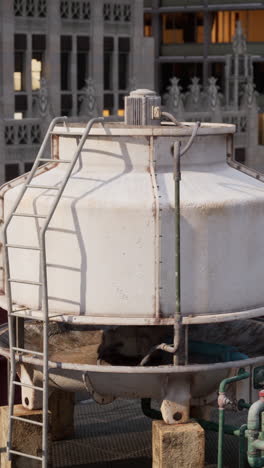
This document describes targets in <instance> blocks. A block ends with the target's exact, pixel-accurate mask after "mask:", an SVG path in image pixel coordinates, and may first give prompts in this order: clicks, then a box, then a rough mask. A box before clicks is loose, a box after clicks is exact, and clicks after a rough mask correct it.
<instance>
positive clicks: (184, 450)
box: [152, 421, 205, 468]
mask: <svg viewBox="0 0 264 468" xmlns="http://www.w3.org/2000/svg"><path fill="white" fill-rule="evenodd" d="M204 450H205V438H204V430H203V429H202V428H201V426H200V425H199V424H197V423H195V422H190V423H186V424H165V423H164V422H163V421H153V424H152V468H204Z"/></svg>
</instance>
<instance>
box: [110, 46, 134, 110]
mask: <svg viewBox="0 0 264 468" xmlns="http://www.w3.org/2000/svg"><path fill="white" fill-rule="evenodd" d="M129 65H130V38H129V37H105V38H104V113H103V114H104V115H105V116H107V115H111V114H117V115H120V116H121V115H124V94H126V93H124V91H127V89H128V87H129Z"/></svg>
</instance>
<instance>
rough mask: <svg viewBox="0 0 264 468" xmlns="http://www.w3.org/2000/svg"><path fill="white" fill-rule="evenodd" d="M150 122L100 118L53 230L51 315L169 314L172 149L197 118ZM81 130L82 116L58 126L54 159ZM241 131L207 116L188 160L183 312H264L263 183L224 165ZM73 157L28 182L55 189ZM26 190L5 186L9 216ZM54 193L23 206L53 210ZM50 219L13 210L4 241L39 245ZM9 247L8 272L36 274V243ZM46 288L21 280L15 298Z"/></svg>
mask: <svg viewBox="0 0 264 468" xmlns="http://www.w3.org/2000/svg"><path fill="white" fill-rule="evenodd" d="M139 94H140V93H139ZM145 94H146V95H147V93H145ZM151 96H152V95H151ZM151 124H152V125H143V126H139V125H129V124H125V123H105V124H104V125H101V124H97V125H95V126H94V127H93V129H92V131H91V133H90V135H89V136H88V138H87V140H86V143H85V145H84V148H83V151H82V154H81V157H80V159H79V161H78V162H77V164H76V166H75V169H74V171H73V174H72V176H71V178H70V180H69V182H68V184H67V186H66V189H65V191H64V193H63V196H62V198H61V200H60V202H59V204H58V207H57V208H56V211H55V214H54V216H53V218H52V221H51V224H50V227H49V229H48V231H47V234H46V250H47V274H48V296H49V313H50V314H54V313H55V314H58V315H60V314H66V315H67V314H70V315H75V316H81V317H82V320H83V321H86V322H87V323H89V322H90V323H108V324H114V323H119V324H128V323H131V324H132V323H134V324H144V323H149V324H158V323H161V324H162V323H164V324H165V323H167V324H168V323H173V316H174V311H175V259H174V255H175V209H174V190H175V182H174V177H173V164H174V162H173V157H172V148H173V145H174V142H175V141H177V140H180V141H181V142H182V144H183V145H184V144H185V143H186V142H187V141H188V139H189V138H190V135H191V133H192V128H193V124H184V125H183V126H181V127H180V126H177V125H174V124H170V123H167V124H160V122H158V121H157V122H156V124H155V122H151ZM83 130H84V126H83V125H81V124H70V125H69V128H68V129H67V128H65V127H63V126H57V127H56V128H55V131H54V132H53V133H54V135H53V148H56V151H55V150H54V151H55V153H54V155H53V157H54V158H60V159H64V160H65V159H68V160H70V159H71V158H72V157H73V154H74V151H75V149H76V146H77V143H78V141H79V138H80V137H81V135H82V133H83ZM234 132H235V127H234V126H233V125H226V124H202V125H201V127H200V128H199V130H198V134H197V136H196V138H195V140H194V143H193V145H192V147H191V148H190V150H189V151H188V152H187V153H186V155H185V156H184V157H183V158H182V160H181V183H180V193H181V206H180V208H181V293H182V314H183V315H184V316H186V317H187V316H192V317H195V316H196V317H197V316H207V315H208V314H222V313H233V312H239V313H240V312H242V315H243V311H245V310H249V311H250V314H251V316H254V315H263V309H261V307H262V304H263V303H264V297H263V296H264V293H263V279H262V276H263V274H262V273H263V271H264V237H263V233H264V186H263V183H262V182H260V181H259V180H256V179H254V178H252V177H249V176H248V175H246V174H244V173H242V172H240V171H237V170H236V169H234V168H233V167H231V165H232V162H231V165H230V161H229V163H228V162H227V157H228V158H229V160H230V158H231V156H232V155H231V152H232V138H233V134H234ZM66 166H67V164H49V165H48V167H47V169H49V168H50V170H47V171H42V173H41V174H40V175H37V176H36V177H35V178H34V179H33V182H32V183H34V184H38V185H48V186H59V185H60V182H61V181H62V179H63V177H64V174H65V171H66V169H67V167H66ZM20 189H21V186H20V185H19V184H16V185H15V186H14V187H12V184H11V188H10V190H5V195H4V215H5V217H6V215H7V213H8V212H9V210H10V209H11V207H12V205H13V203H14V200H15V199H16V197H17V195H18V193H19V190H20ZM54 193H55V190H53V189H45V190H43V189H36V188H35V189H33V188H32V189H28V190H27V192H26V196H25V197H24V198H23V200H22V202H21V204H20V205H19V208H18V209H17V212H23V213H33V214H38V215H45V214H47V212H48V210H49V207H50V205H51V203H52V201H53V200H54V196H55V194H54ZM42 223H43V220H42V219H41V218H29V217H14V218H13V219H12V222H11V223H10V226H9V228H8V243H10V244H20V245H32V246H34V245H38V232H39V227H40V226H41V225H42ZM9 254H10V269H11V271H10V275H11V277H14V278H20V279H27V280H30V281H35V282H36V281H40V265H39V252H38V251H33V250H22V249H12V248H10V249H9ZM3 287H4V286H3ZM40 288H41V286H37V285H30V284H29V285H25V284H22V283H21V284H20V283H13V284H12V297H13V301H14V302H15V303H17V304H20V305H24V306H26V307H29V308H31V309H33V310H36V309H40V297H41V291H40ZM186 323H187V322H186Z"/></svg>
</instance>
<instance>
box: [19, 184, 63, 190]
mask: <svg viewBox="0 0 264 468" xmlns="http://www.w3.org/2000/svg"><path fill="white" fill-rule="evenodd" d="M26 187H28V188H36V189H45V190H60V187H57V186H54V185H31V184H27V185H26Z"/></svg>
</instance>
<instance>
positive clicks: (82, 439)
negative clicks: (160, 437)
mask: <svg viewBox="0 0 264 468" xmlns="http://www.w3.org/2000/svg"><path fill="white" fill-rule="evenodd" d="M246 414H247V412H246V411H242V412H239V413H234V412H231V411H226V423H227V424H235V425H241V424H243V423H244V422H245V420H246ZM212 419H213V420H217V410H215V411H214V412H213V414H212ZM75 437H76V438H75V439H73V440H69V441H63V442H55V443H54V444H53V453H52V458H53V467H54V468H66V467H71V468H77V467H78V468H84V467H87V468H130V467H131V468H132V467H133V468H134V467H136V468H151V467H152V460H151V455H152V444H151V438H152V434H151V420H150V419H148V418H146V417H145V416H144V415H143V414H142V412H141V408H140V401H139V400H136V401H135V400H117V401H115V402H113V403H111V404H109V405H106V406H99V405H97V404H96V403H94V402H93V401H92V400H88V401H87V402H86V404H82V403H79V404H77V405H76V407H75ZM216 456H217V434H216V433H213V432H207V433H206V463H207V465H206V466H208V465H210V467H211V468H212V467H214V466H216V465H215V464H216ZM224 467H225V468H238V440H237V438H235V437H232V436H225V438H224Z"/></svg>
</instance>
